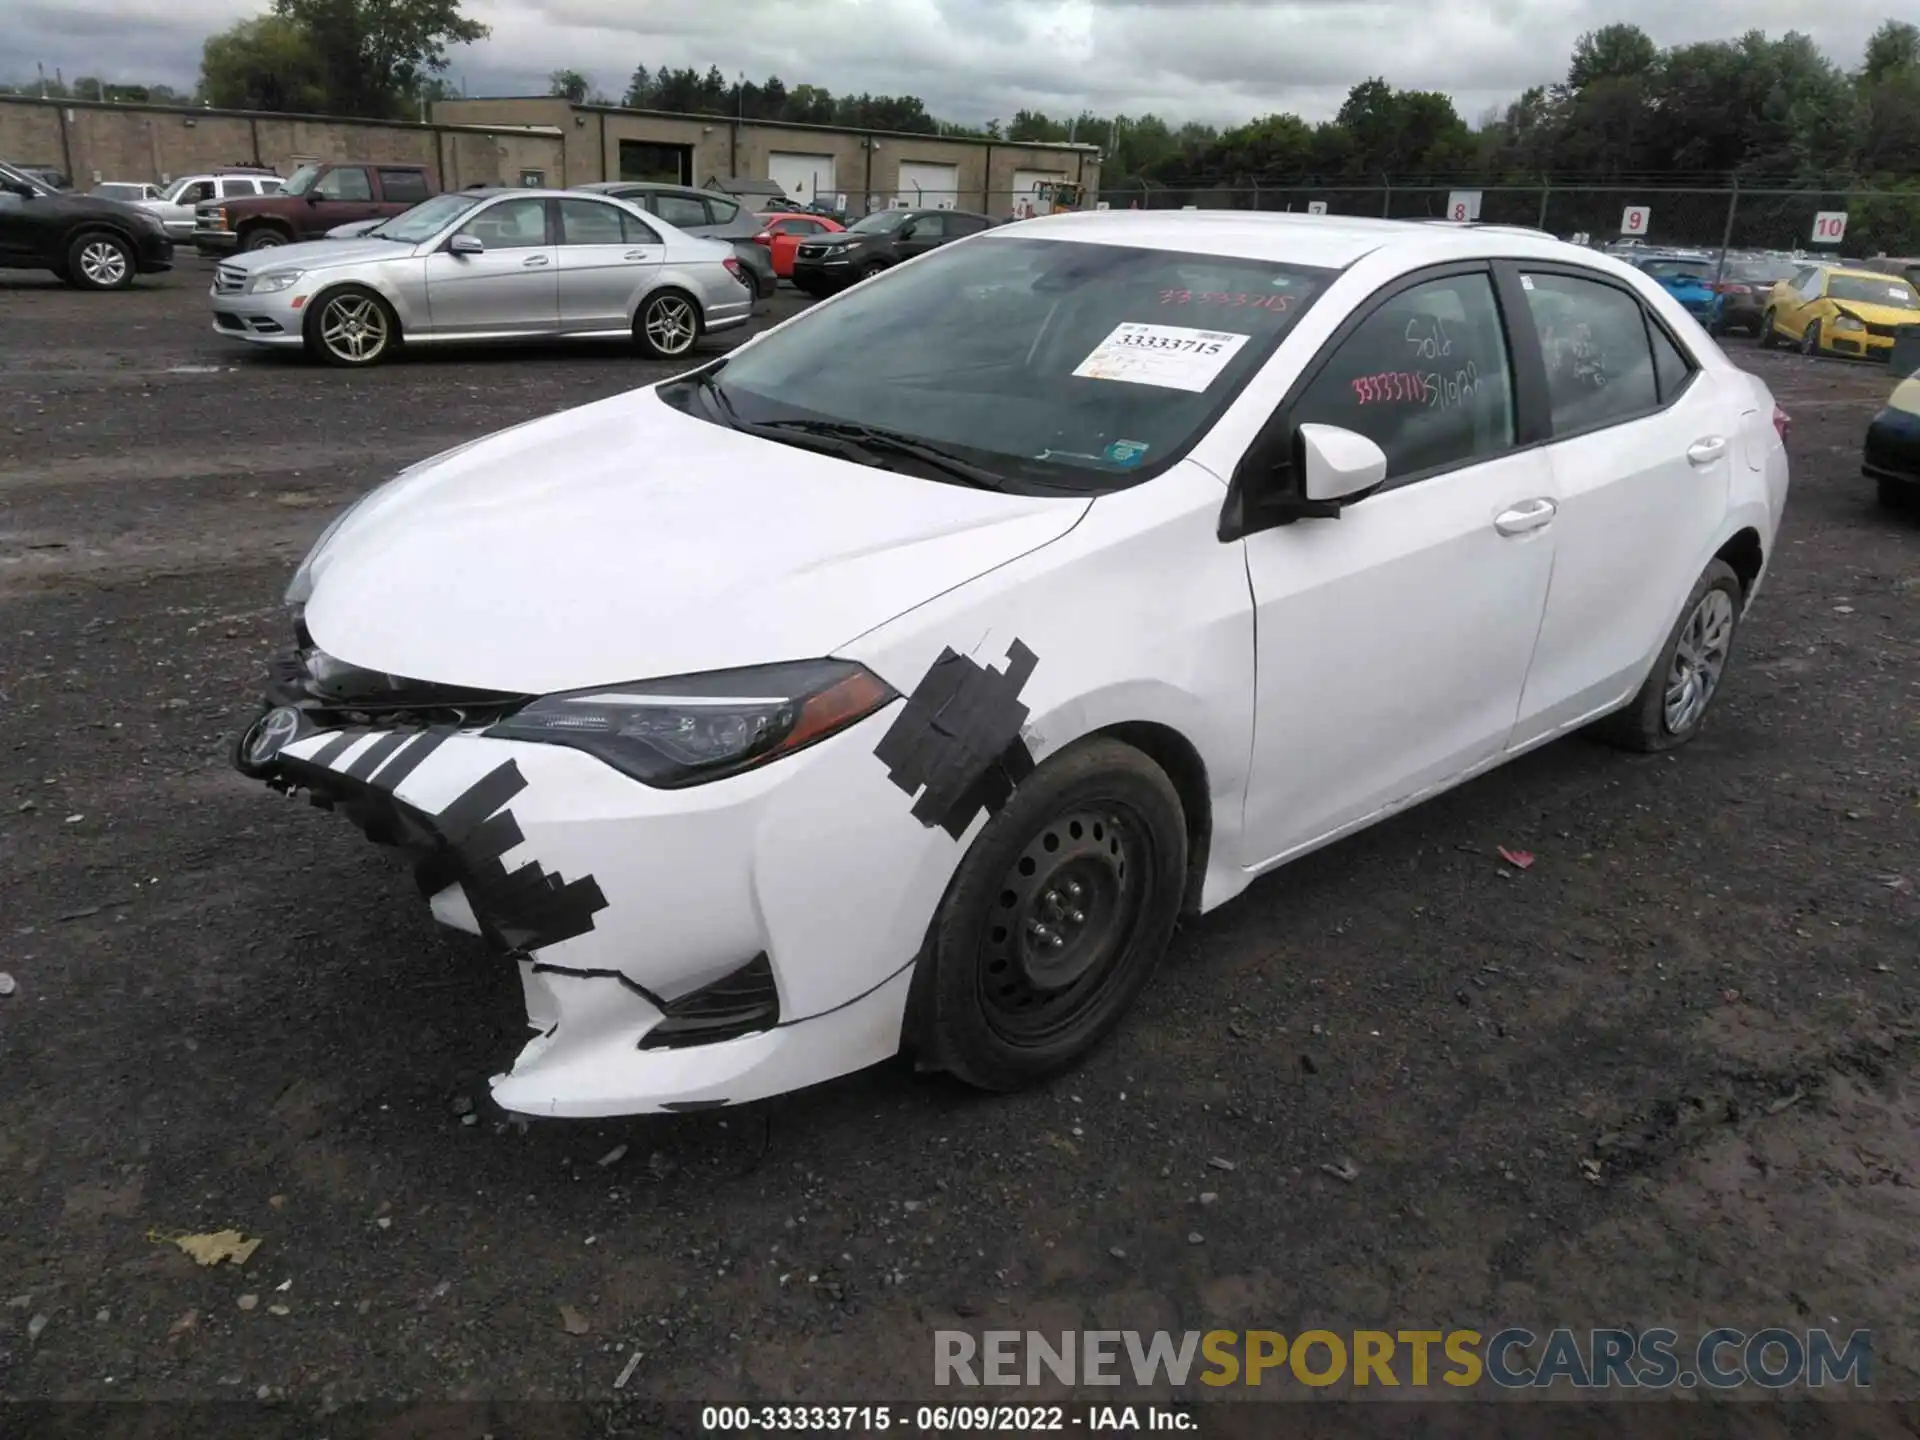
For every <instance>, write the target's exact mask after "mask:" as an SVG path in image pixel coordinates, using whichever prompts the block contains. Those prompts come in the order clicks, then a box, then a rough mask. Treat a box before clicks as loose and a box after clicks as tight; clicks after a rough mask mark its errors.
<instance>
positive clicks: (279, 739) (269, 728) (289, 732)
mask: <svg viewBox="0 0 1920 1440" xmlns="http://www.w3.org/2000/svg"><path fill="white" fill-rule="evenodd" d="M300 724H301V719H300V712H299V711H298V710H295V709H293V708H292V707H291V706H288V705H282V706H281V707H280V708H279V709H277V710H271V711H269V712H268V713H267V714H265V715H262V716H261V717H260V718H259V719H258V720H257V721H255V722H254V726H253V738H252V739H251V740H249V741H248V742H247V759H248V760H249V761H251V762H252V763H253V764H255V765H264V764H266V763H267V762H268V761H269V760H271V759H273V757H274V756H276V755H278V754H279V753H280V752H281V750H283V749H284V748H286V746H287V745H288V744H290V743H291V742H292V741H293V739H294V737H295V736H297V735H298V734H299V733H300Z"/></svg>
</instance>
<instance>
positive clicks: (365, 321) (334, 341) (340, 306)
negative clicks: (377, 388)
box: [320, 295, 390, 365]
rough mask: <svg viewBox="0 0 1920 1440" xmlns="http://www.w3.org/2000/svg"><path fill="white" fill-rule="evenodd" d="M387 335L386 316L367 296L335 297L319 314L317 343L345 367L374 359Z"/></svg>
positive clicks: (374, 301) (363, 363) (384, 347)
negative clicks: (318, 341) (344, 364)
mask: <svg viewBox="0 0 1920 1440" xmlns="http://www.w3.org/2000/svg"><path fill="white" fill-rule="evenodd" d="M389 335H390V331H389V328H388V325H387V317H386V313H385V311H383V310H382V309H381V308H380V303H379V302H378V301H377V300H374V299H373V298H372V297H371V296H367V295H336V296H335V297H334V298H333V299H331V300H329V301H327V305H326V308H325V309H324V310H322V311H321V312H320V340H321V343H322V344H324V345H325V346H326V347H327V352H328V353H329V354H331V355H333V356H334V357H335V358H336V359H339V360H342V361H344V362H345V363H347V364H349V365H365V364H367V363H368V362H370V361H373V360H377V359H378V358H379V357H380V355H381V353H382V352H383V351H384V350H385V349H386V348H387V340H388V338H389Z"/></svg>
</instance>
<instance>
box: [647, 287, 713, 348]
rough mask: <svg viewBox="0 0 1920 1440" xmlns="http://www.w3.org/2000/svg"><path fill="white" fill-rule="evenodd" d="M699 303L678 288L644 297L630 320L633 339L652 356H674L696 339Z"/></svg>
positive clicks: (696, 340) (697, 338) (698, 324)
mask: <svg viewBox="0 0 1920 1440" xmlns="http://www.w3.org/2000/svg"><path fill="white" fill-rule="evenodd" d="M700 331H701V320H700V307H699V306H698V305H696V304H694V303H693V297H692V296H690V295H688V294H686V293H685V292H684V291H681V290H662V291H661V292H660V293H659V294H657V295H651V296H648V297H647V300H646V301H645V303H644V304H642V305H641V307H640V313H639V314H638V315H636V316H635V317H634V320H633V339H634V343H635V344H637V345H638V346H639V347H640V351H641V353H642V354H644V355H646V356H648V357H649V358H651V359H654V360H678V359H679V358H680V357H681V356H683V355H685V354H687V353H688V352H689V351H691V350H692V349H693V347H694V345H695V344H696V343H697V342H698V341H699V339H700Z"/></svg>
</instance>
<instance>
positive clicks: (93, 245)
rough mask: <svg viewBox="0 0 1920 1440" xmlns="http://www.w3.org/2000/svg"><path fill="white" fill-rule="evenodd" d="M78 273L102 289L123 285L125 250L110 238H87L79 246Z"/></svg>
mask: <svg viewBox="0 0 1920 1440" xmlns="http://www.w3.org/2000/svg"><path fill="white" fill-rule="evenodd" d="M80 273H81V274H83V275H85V276H86V277H87V280H88V281H89V282H90V283H91V284H94V285H98V286H99V287H100V288H101V289H103V290H105V289H111V288H112V287H114V286H116V285H124V284H125V283H126V279H127V252H126V251H125V250H123V249H121V248H120V246H118V245H117V244H115V243H114V242H113V241H111V240H89V241H87V243H86V244H84V245H82V246H81V247H80Z"/></svg>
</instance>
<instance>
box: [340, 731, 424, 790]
mask: <svg viewBox="0 0 1920 1440" xmlns="http://www.w3.org/2000/svg"><path fill="white" fill-rule="evenodd" d="M417 733H419V732H417V731H414V730H389V731H388V732H387V733H386V734H384V735H382V736H381V737H380V738H379V739H378V740H375V741H374V742H373V744H371V745H369V746H367V748H366V749H364V750H362V751H361V752H360V753H359V754H358V755H356V756H354V757H353V763H352V764H351V765H349V766H348V767H347V776H348V778H349V779H353V780H369V779H371V778H372V777H373V772H374V771H376V770H378V769H379V768H380V767H381V766H382V765H383V764H385V763H386V760H387V757H388V756H389V755H391V754H393V752H394V751H396V750H398V749H399V748H400V747H401V746H402V745H405V744H406V743H407V742H408V741H409V740H411V739H413V737H414V736H415V735H416V734H417Z"/></svg>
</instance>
